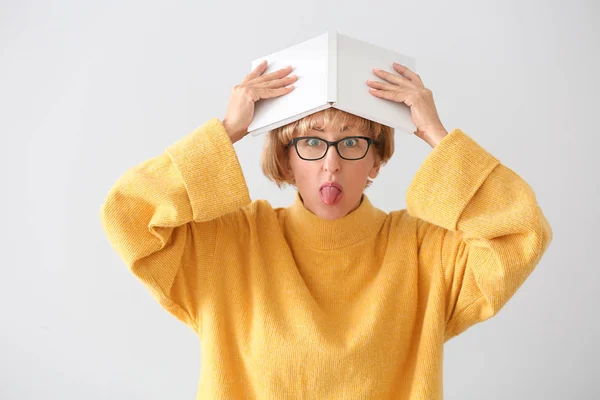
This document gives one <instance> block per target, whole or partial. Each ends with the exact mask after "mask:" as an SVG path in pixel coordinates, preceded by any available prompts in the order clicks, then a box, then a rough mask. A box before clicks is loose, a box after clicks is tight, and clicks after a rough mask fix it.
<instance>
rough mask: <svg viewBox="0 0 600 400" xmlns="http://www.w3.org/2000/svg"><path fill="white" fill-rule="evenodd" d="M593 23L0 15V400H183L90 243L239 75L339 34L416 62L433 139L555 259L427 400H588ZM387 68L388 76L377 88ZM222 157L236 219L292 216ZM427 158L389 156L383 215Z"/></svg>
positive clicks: (412, 143) (166, 318)
mask: <svg viewBox="0 0 600 400" xmlns="http://www.w3.org/2000/svg"><path fill="white" fill-rule="evenodd" d="M599 24H600V4H599V3H598V2H596V1H593V0H589V1H571V2H569V3H567V2H559V1H517V0H504V1H494V2H484V1H475V0H470V1H462V0H460V1H452V2H448V1H410V2H408V1H401V0H398V1H393V2H392V1H387V2H382V1H357V0H355V1H326V2H324V1H316V0H306V1H302V2H276V1H262V0H257V1H241V0H238V1H223V2H207V1H195V2H192V1H189V2H167V1H163V2H156V1H138V2H132V1H129V2H127V1H119V2H117V1H102V2H99V1H98V2H91V1H87V2H82V1H53V2H47V1H37V2H32V1H23V0H20V1H2V2H1V3H0V57H1V58H0V115H1V118H0V131H1V142H0V145H1V149H2V155H1V157H0V162H1V163H2V164H1V167H2V168H1V171H2V180H1V184H2V185H1V193H2V195H1V196H0V201H1V204H0V206H1V209H2V211H3V213H2V229H1V231H0V232H1V233H0V235H1V242H0V243H1V255H0V257H1V258H0V263H1V271H2V278H1V280H0V282H1V283H0V285H1V290H0V312H1V314H0V316H1V319H0V321H1V327H0V398H2V399H4V400H9V399H11V400H12V399H37V398H45V399H88V400H92V399H192V398H194V396H195V394H196V388H197V383H198V378H199V373H200V369H201V365H202V363H201V354H200V346H199V341H198V338H197V337H196V335H195V334H194V332H192V330H190V329H189V328H187V327H186V326H185V325H183V324H182V323H180V322H179V321H178V320H176V319H175V318H174V317H172V316H171V315H170V314H168V313H167V312H166V311H164V310H163V309H162V308H161V307H160V306H159V305H158V303H157V302H155V300H154V299H153V298H152V297H151V296H150V294H149V293H148V292H147V291H146V289H145V288H144V287H143V286H142V285H141V283H139V282H138V281H137V280H136V279H135V278H134V276H133V275H131V274H130V273H129V272H128V271H127V269H126V266H125V265H124V264H123V263H122V261H121V260H120V258H119V257H118V255H117V254H116V253H115V252H114V251H113V249H112V247H111V246H110V243H109V242H108V240H107V239H106V237H105V235H104V232H103V230H102V226H101V223H100V208H101V205H102V203H103V202H104V199H105V196H106V195H107V193H108V190H109V189H110V187H111V186H112V185H113V184H114V182H116V180H117V178H118V177H119V176H120V175H121V174H122V173H124V172H125V171H126V170H127V169H129V168H131V167H133V166H135V165H137V164H138V163H140V162H142V161H144V160H146V159H148V158H150V157H154V156H156V155H158V154H160V153H162V152H163V151H164V149H165V148H166V147H167V146H168V145H170V144H172V143H174V142H175V141H176V140H178V139H180V138H181V137H183V136H185V135H187V134H188V133H190V132H191V131H192V130H194V129H195V128H196V127H198V126H200V125H201V124H203V123H205V122H206V121H208V120H209V119H211V118H215V117H218V118H222V117H223V116H224V113H225V110H226V106H227V102H228V98H229V94H230V90H231V88H232V87H233V85H235V84H237V83H239V82H240V81H241V80H242V79H243V77H244V76H245V75H246V74H247V73H248V72H249V71H250V63H251V60H254V59H255V58H258V57H261V56H263V55H265V54H268V53H271V52H273V51H276V50H279V49H282V48H285V47H288V46H290V45H293V44H295V43H298V42H300V41H302V40H306V39H309V38H311V37H314V36H316V35H318V34H321V33H324V32H325V31H326V30H327V29H337V30H339V31H340V32H341V33H345V34H348V35H350V36H353V37H356V38H360V39H362V40H365V41H368V42H371V43H373V44H376V45H379V46H383V47H387V48H390V49H393V50H395V51H398V52H401V53H404V54H407V55H411V56H414V57H416V61H417V67H416V69H417V72H418V73H419V74H420V75H421V77H422V79H423V81H424V83H425V86H426V87H428V88H430V89H431V90H432V91H433V93H434V99H435V102H436V105H437V108H438V111H439V114H440V118H441V120H442V122H443V124H444V126H445V127H446V129H448V130H451V129H453V128H457V127H458V128H461V129H462V130H463V131H464V132H465V133H467V134H468V135H469V136H471V137H472V138H473V139H474V140H475V141H477V142H478V143H479V144H480V145H482V146H483V147H484V148H485V149H487V150H488V151H489V152H491V153H492V154H493V155H494V156H496V157H497V158H498V159H500V161H501V162H502V163H503V164H504V165H506V166H508V167H509V168H511V169H513V170H514V171H515V172H517V173H518V174H519V175H520V176H522V177H523V178H524V179H525V180H526V181H527V182H528V183H529V184H530V185H531V187H532V188H533V189H534V191H535V193H536V195H537V198H538V201H539V204H540V206H541V208H542V210H543V211H544V214H545V215H546V217H547V218H548V220H549V221H550V224H551V226H552V228H553V233H554V239H553V242H552V244H551V246H550V248H549V249H548V251H547V253H546V254H545V255H544V257H543V258H542V260H541V262H540V263H539V264H538V266H537V268H536V269H535V271H534V272H533V273H532V275H531V276H530V277H529V279H528V280H527V281H526V282H525V284H524V285H523V286H522V287H521V289H520V290H519V291H518V292H517V294H516V295H515V296H514V297H513V298H512V299H511V300H510V301H509V302H508V304H507V305H506V306H505V307H504V308H503V309H502V310H501V311H500V313H499V314H498V315H497V316H495V317H494V318H492V319H490V320H488V321H486V322H483V323H481V324H478V325H476V326H474V327H472V328H470V329H469V330H468V331H466V332H464V333H463V334H462V335H460V336H458V337H456V338H454V339H452V340H451V341H450V342H448V343H447V344H446V346H445V361H444V396H445V398H446V399H571V398H572V399H596V398H599V396H600V384H599V382H598V378H597V375H598V372H599V369H598V364H597V361H598V358H599V356H600V354H599V345H598V337H600V328H599V323H598V315H599V313H598V311H597V306H598V305H599V304H600V301H599V296H598V287H599V283H600V279H599V276H600V274H599V272H598V269H599V268H600V262H599V261H598V248H599V241H600V235H599V234H598V223H599V222H600V221H599V219H600V218H599V211H598V205H599V204H600V189H599V186H600V182H599V179H598V172H600V163H599V161H598V159H599V156H598V154H599V153H598V152H599V146H600V140H599V139H598V138H599V135H600V133H599V132H600V131H599V128H598V125H599V123H598V115H599V114H600V113H599V111H598V107H599V105H600V102H599V101H598V92H599V91H600V80H599V79H598V75H597V74H598V72H597V71H598V70H599V69H600V32H599V28H598V26H600V25H599ZM378 67H380V68H388V69H389V68H391V66H378ZM263 141H264V136H260V137H257V138H253V137H246V138H244V139H243V140H242V141H240V142H238V143H236V145H235V149H236V151H237V154H238V156H239V159H240V162H241V164H242V168H243V170H244V173H245V177H246V180H247V183H248V185H249V188H250V194H251V197H252V199H259V198H264V199H267V200H269V201H270V202H271V203H272V204H273V205H274V206H286V205H289V204H290V203H291V201H292V198H293V193H294V192H293V189H287V190H283V191H280V190H279V189H277V187H276V186H275V185H274V184H273V183H271V182H269V181H268V180H267V179H266V178H265V177H264V176H263V175H262V173H261V170H260V166H259V159H260V151H261V148H262V145H263ZM430 151H431V148H430V147H429V145H427V144H426V143H425V142H423V141H421V140H420V139H418V138H417V137H416V136H413V135H407V134H400V133H399V134H397V136H396V152H395V155H394V157H393V158H392V160H391V161H390V162H389V164H388V165H387V166H385V167H384V168H383V170H382V173H381V174H380V176H379V177H378V178H377V180H376V181H375V183H374V184H373V186H372V187H371V188H370V189H368V191H367V194H368V195H369V198H370V199H371V200H372V202H373V203H374V204H375V205H376V206H377V207H379V208H380V209H382V210H384V211H388V212H389V211H391V210H397V209H403V208H405V194H406V189H407V187H408V185H409V183H410V181H411V179H412V177H413V176H414V174H415V172H416V171H417V170H418V168H419V167H420V166H421V164H422V162H423V161H424V159H425V157H426V156H427V154H429V152H430Z"/></svg>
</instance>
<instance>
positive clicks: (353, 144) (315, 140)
mask: <svg viewBox="0 0 600 400" xmlns="http://www.w3.org/2000/svg"><path fill="white" fill-rule="evenodd" d="M372 144H379V142H377V141H375V140H373V139H372V138H370V137H366V136H346V137H345V138H342V139H340V140H336V141H335V142H330V141H327V140H325V139H321V138H320V137H316V136H302V137H297V138H294V139H292V140H290V142H289V143H288V144H287V146H286V149H287V148H289V147H290V146H294V147H295V148H296V153H297V154H298V157H300V158H301V159H303V160H307V161H315V160H320V159H321V158H323V157H325V154H327V150H329V146H335V149H336V150H337V153H338V154H339V155H340V157H341V158H343V159H344V160H360V159H361V158H363V157H364V156H366V155H367V152H368V151H369V147H370V146H371V145H372Z"/></svg>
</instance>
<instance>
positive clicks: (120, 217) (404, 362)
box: [101, 118, 552, 400]
mask: <svg viewBox="0 0 600 400" xmlns="http://www.w3.org/2000/svg"><path fill="white" fill-rule="evenodd" d="M406 204H407V207H406V210H399V211H394V212H391V213H389V214H388V213H385V212H383V211H381V210H379V209H377V208H375V207H374V206H373V205H372V204H371V202H370V201H369V198H368V197H367V196H366V195H363V199H362V203H361V204H360V206H359V207H358V208H357V209H356V210H355V211H353V212H351V213H350V214H348V215H346V216H345V217H343V218H341V219H338V220H335V221H327V220H321V219H319V218H318V217H317V216H315V215H314V214H312V213H311V212H310V211H308V210H307V209H306V208H305V207H304V206H303V203H302V199H301V198H300V197H299V195H298V194H296V197H295V200H294V203H293V204H292V205H291V206H290V207H287V208H272V207H271V205H270V204H269V203H268V202H267V201H265V200H257V201H252V202H251V200H250V198H249V194H248V188H247V186H246V183H245V180H244V176H243V174H242V170H241V168H240V164H239V162H238V159H237V156H236V153H235V150H234V148H233V145H232V144H231V141H230V140H229V138H228V136H227V133H226V131H225V129H224V127H223V125H222V121H220V120H219V119H216V118H214V119H211V120H209V121H207V122H206V123H205V124H203V125H202V126H200V127H198V128H197V129H195V130H194V131H193V132H191V133H190V134H188V135H187V136H185V137H183V138H181V139H180V140H179V141H177V142H176V143H174V144H172V145H171V146H169V147H168V148H167V149H166V150H165V152H164V153H163V154H161V155H159V156H157V157H154V158H151V159H149V160H147V161H145V162H142V163H140V164H139V165H137V166H135V167H133V168H131V169H130V170H128V171H127V172H125V173H124V174H123V175H122V176H121V177H120V178H119V179H118V181H117V182H116V183H115V184H114V186H113V187H112V188H111V190H110V192H109V193H108V196H107V198H106V200H105V203H104V205H103V207H102V210H101V219H102V224H103V228H104V230H105V232H106V235H107V236H108V239H109V240H110V242H111V244H112V246H113V247H114V249H115V250H116V251H117V252H118V254H119V256H120V257H121V258H122V260H123V261H124V262H125V264H126V265H127V266H128V268H129V269H130V271H131V272H132V273H133V274H134V275H135V276H136V277H138V278H139V279H140V280H141V282H142V283H143V284H144V285H145V286H146V287H147V288H148V289H149V290H150V293H151V294H152V296H154V297H155V298H156V300H158V302H159V303H160V304H161V305H162V307H164V308H165V309H166V310H167V311H169V312H170V313H172V314H173V315H174V316H175V317H177V318H178V319H180V320H181V321H183V322H184V323H185V324H187V325H188V326H189V327H190V328H192V329H193V330H194V331H195V332H197V334H198V337H199V339H200V345H201V351H202V367H201V373H200V381H199V385H198V397H197V398H198V399H412V400H414V399H428V400H430V399H442V397H443V394H442V361H443V345H444V342H446V341H448V340H449V339H450V338H452V337H454V336H456V335H458V334H459V333H461V332H463V331H464V330H465V329H467V328H468V327H470V326H472V325H473V324H476V323H478V322H481V321H484V320H486V319H488V318H490V317H492V316H493V315H495V314H496V313H498V311H500V309H501V308H502V307H503V306H504V304H506V302H507V301H508V300H509V299H510V298H511V296H512V295H513V294H514V293H515V291H516V290H517V289H518V288H519V286H520V285H521V284H522V283H523V282H524V281H525V279H526V278H527V277H528V276H529V274H530V273H531V272H532V270H533V269H534V267H535V265H536V264H537V263H538V262H539V261H540V258H541V257H542V254H543V253H544V251H545V250H546V248H547V247H548V245H549V243H550V241H551V240H552V231H551V228H550V225H549V224H548V221H547V220H546V218H545V217H544V215H543V214H542V211H541V209H540V208H539V206H538V204H537V202H536V197H535V194H534V192H533V191H532V189H531V187H530V186H529V185H528V184H527V183H526V182H525V181H524V180H523V179H522V178H521V177H520V176H519V175H517V174H516V173H515V172H513V171H512V170H510V169H509V168H507V167H505V166H504V165H502V164H500V162H499V161H498V160H497V159H496V158H494V157H493V156H492V155H491V154H489V153H488V152H487V151H485V150H484V149H483V148H482V147H480V146H479V145H478V144H477V143H476V142H475V141H474V140H473V139H471V138H470V137H469V136H467V135H466V134H465V133H464V132H462V131H461V130H459V129H454V130H453V131H451V132H450V133H449V134H448V135H447V136H446V137H445V138H444V139H443V140H442V142H441V143H440V144H438V145H437V146H436V147H435V148H434V149H432V151H431V153H430V154H429V155H428V156H427V158H426V159H425V161H424V163H423V164H422V165H421V167H420V169H419V170H418V171H417V173H416V175H415V177H414V179H413V181H412V182H411V184H410V186H409V188H408V192H407V197H406ZM150 351H151V349H150Z"/></svg>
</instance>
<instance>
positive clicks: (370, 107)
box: [248, 31, 416, 136]
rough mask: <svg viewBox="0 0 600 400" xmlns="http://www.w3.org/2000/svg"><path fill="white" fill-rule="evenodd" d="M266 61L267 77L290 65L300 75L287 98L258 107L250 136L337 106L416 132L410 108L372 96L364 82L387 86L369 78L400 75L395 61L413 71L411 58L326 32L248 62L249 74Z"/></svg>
mask: <svg viewBox="0 0 600 400" xmlns="http://www.w3.org/2000/svg"><path fill="white" fill-rule="evenodd" d="M262 60H267V69H266V71H265V72H264V73H263V75H264V74H268V73H271V72H274V71H276V70H278V69H281V68H283V67H285V66H287V65H291V66H292V68H293V70H292V72H291V73H290V75H291V74H295V75H297V76H298V79H297V80H296V82H294V86H295V89H294V90H293V91H291V92H290V93H288V94H285V95H283V96H280V97H275V98H271V99H262V100H260V101H258V102H257V103H256V106H255V112H254V118H253V119H252V122H251V123H250V126H249V127H248V132H249V133H250V134H251V135H253V136H258V135H261V134H263V133H266V132H268V131H270V130H272V129H275V128H278V127H280V126H283V125H286V124H289V123H291V122H294V121H297V120H299V119H301V118H303V117H306V116H307V115H310V114H313V113H315V112H318V111H321V110H324V109H326V108H329V107H335V108H337V109H339V110H342V111H346V112H349V113H351V114H355V115H358V116H359V117H363V118H366V119H369V120H372V121H375V122H379V123H381V124H383V125H387V126H389V127H391V128H394V129H398V130H400V131H402V132H406V133H409V134H412V133H413V132H414V131H415V130H416V126H415V125H414V123H413V121H412V119H411V116H410V107H408V106H407V105H406V104H404V103H397V102H394V101H391V100H387V99H382V98H379V97H375V96H374V95H373V94H371V93H370V92H369V86H368V85H367V83H366V81H367V79H370V80H374V81H381V82H385V81H383V80H382V79H380V78H379V77H377V76H376V75H375V74H374V73H373V68H380V69H382V70H384V71H388V72H391V73H393V74H396V75H398V76H401V75H400V74H399V73H398V72H396V71H395V70H394V68H393V66H392V64H393V62H398V63H400V64H402V65H405V66H406V67H408V68H409V69H411V70H412V71H415V72H416V70H415V59H414V58H412V57H409V56H406V55H403V54H400V53H397V52H395V51H392V50H388V49H385V48H382V47H379V46H375V45H372V44H370V43H367V42H364V41H361V40H358V39H355V38H351V37H349V36H346V35H342V34H340V33H338V32H337V31H328V32H327V33H325V34H322V35H319V36H317V37H314V38H312V39H309V40H306V41H304V42H301V43H298V44H296V45H294V46H291V47H288V48H286V49H283V50H280V51H277V52H275V53H272V54H269V55H266V56H263V57H260V58H258V59H256V60H254V61H252V67H251V70H252V69H254V68H256V67H257V66H258V64H259V63H260V62H261V61H262Z"/></svg>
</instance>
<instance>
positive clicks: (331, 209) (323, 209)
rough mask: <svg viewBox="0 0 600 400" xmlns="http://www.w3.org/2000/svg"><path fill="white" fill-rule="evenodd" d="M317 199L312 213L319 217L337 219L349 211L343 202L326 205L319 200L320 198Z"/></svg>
mask: <svg viewBox="0 0 600 400" xmlns="http://www.w3.org/2000/svg"><path fill="white" fill-rule="evenodd" d="M318 201H319V203H318V206H317V209H316V210H315V212H314V214H315V215H316V216H317V217H319V218H321V219H326V220H330V221H331V220H334V219H339V218H342V217H344V216H345V215H346V214H348V212H349V211H350V210H348V209H347V208H348V207H347V206H346V205H345V204H343V202H342V203H340V204H336V205H334V206H328V205H326V204H323V203H322V202H321V199H318Z"/></svg>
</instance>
